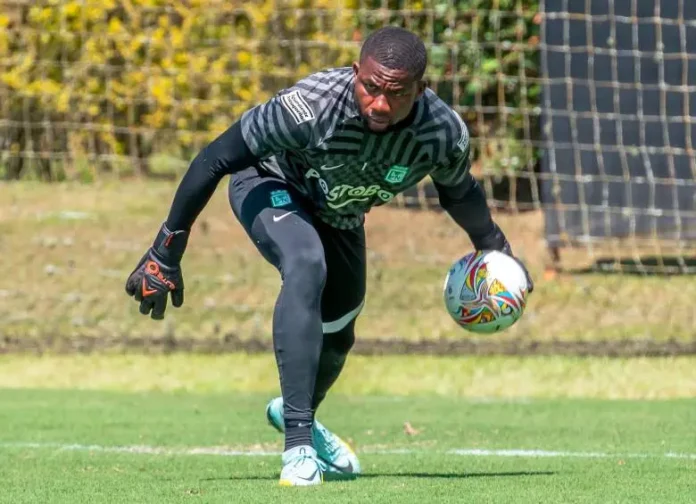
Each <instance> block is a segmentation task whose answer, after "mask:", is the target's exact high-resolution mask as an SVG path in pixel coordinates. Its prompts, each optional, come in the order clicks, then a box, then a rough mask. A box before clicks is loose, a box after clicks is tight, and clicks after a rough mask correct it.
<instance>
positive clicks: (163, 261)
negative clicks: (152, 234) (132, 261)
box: [126, 224, 188, 320]
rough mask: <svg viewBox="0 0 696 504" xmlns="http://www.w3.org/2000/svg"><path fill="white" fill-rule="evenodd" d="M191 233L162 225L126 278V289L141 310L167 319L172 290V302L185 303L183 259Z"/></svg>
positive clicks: (156, 318) (153, 316) (177, 304)
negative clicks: (171, 229)
mask: <svg viewBox="0 0 696 504" xmlns="http://www.w3.org/2000/svg"><path fill="white" fill-rule="evenodd" d="M187 242H188V232H186V231H170V230H168V229H167V227H166V226H165V225H164V224H163V225H162V227H161V228H160V231H159V233H158V234H157V238H155V242H154V243H153V245H152V247H150V248H149V249H148V251H147V252H145V255H144V256H143V257H142V258H141V259H140V262H139V263H138V265H137V266H136V267H135V269H134V270H133V272H132V273H131V274H130V276H129V277H128V280H127V281H126V292H127V293H128V295H129V296H133V297H134V298H135V300H136V301H138V302H140V313H142V314H143V315H148V314H149V315H150V316H151V317H152V318H153V319H155V320H161V319H163V318H164V311H165V310H166V308H167V298H168V297H169V294H170V293H171V296H172V304H173V305H174V306H176V307H179V306H181V305H182V304H184V279H183V277H182V275H181V266H180V263H181V258H182V256H183V255H184V251H185V250H186V243H187Z"/></svg>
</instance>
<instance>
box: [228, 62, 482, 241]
mask: <svg viewBox="0 0 696 504" xmlns="http://www.w3.org/2000/svg"><path fill="white" fill-rule="evenodd" d="M353 79H354V74H353V70H352V69H351V68H338V69H330V70H326V71H323V72H319V73H315V74H312V75H310V76H308V77H307V78H305V79H302V80H300V81H299V82H297V83H296V84H295V85H294V86H292V87H290V88H288V89H284V90H282V91H280V92H279V93H277V94H276V95H275V96H274V97H273V98H271V99H270V100H268V101H267V102H265V103H263V104H261V105H258V106H256V107H254V108H252V109H251V110H249V111H247V112H245V113H244V115H243V116H242V118H241V127H242V136H243V138H244V141H245V143H246V144H247V146H248V147H249V150H250V151H251V152H252V153H253V154H254V155H255V156H257V157H259V158H260V159H261V161H260V163H259V166H260V167H261V168H263V169H265V170H267V171H269V172H272V173H274V174H276V175H277V176H279V177H281V178H283V179H284V180H286V181H287V182H288V183H289V184H290V185H291V186H293V187H294V188H296V189H297V190H298V191H300V192H301V193H302V194H304V195H305V196H306V197H308V198H309V199H310V200H311V201H313V202H314V204H315V207H316V210H315V211H316V214H317V215H318V216H319V218H321V219H322V220H323V221H324V222H326V223H327V224H330V225H331V226H334V227H337V228H340V229H350V228H353V227H356V226H359V225H360V224H361V223H362V222H363V220H364V215H365V212H367V211H369V209H370V208H371V207H373V206H377V205H383V204H384V203H387V202H388V201H390V200H391V199H392V198H393V197H394V196H395V195H396V194H398V193H400V192H402V191H404V190H405V189H407V188H408V187H410V186H413V185H414V184H416V183H417V182H418V181H420V180H422V179H423V178H424V177H426V176H428V175H430V176H431V177H432V179H433V180H434V181H436V182H438V183H440V184H442V185H456V184H458V183H460V182H461V181H462V180H464V178H465V177H466V175H467V172H468V170H469V134H468V130H467V128H466V125H465V124H464V122H463V121H462V120H461V118H460V117H459V115H458V114H457V113H456V112H455V111H453V110H452V109H451V108H450V107H449V106H448V105H447V104H446V103H445V102H444V101H443V100H441V99H440V98H439V97H438V96H437V95H436V94H435V93H434V92H432V91H431V90H429V89H426V91H425V93H424V95H423V97H422V98H421V99H420V100H418V101H417V102H416V106H415V109H414V111H413V113H412V114H411V116H410V119H409V121H406V125H405V126H404V127H402V128H399V129H398V130H394V131H388V132H385V133H373V132H371V131H370V130H368V129H367V128H366V127H365V126H364V123H363V121H362V119H361V116H360V113H359V111H358V106H357V103H356V102H355V98H354V82H353Z"/></svg>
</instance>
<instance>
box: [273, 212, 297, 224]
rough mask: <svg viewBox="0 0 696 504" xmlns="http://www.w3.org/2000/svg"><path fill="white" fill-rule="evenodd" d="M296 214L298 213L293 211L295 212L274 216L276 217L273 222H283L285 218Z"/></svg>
mask: <svg viewBox="0 0 696 504" xmlns="http://www.w3.org/2000/svg"><path fill="white" fill-rule="evenodd" d="M294 213H296V212H294V211H293V212H288V213H284V214H283V215H274V216H273V222H278V221H281V220H283V219H284V218H285V217H287V216H288V215H292V214H294Z"/></svg>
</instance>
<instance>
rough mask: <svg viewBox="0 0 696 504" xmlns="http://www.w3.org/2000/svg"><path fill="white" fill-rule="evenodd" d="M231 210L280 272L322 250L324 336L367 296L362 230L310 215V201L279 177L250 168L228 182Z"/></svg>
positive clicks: (353, 315) (350, 315) (337, 328)
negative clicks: (297, 257) (298, 258)
mask: <svg viewBox="0 0 696 504" xmlns="http://www.w3.org/2000/svg"><path fill="white" fill-rule="evenodd" d="M229 199H230V205H231V206H232V211H233V212H234V214H235V215H236V217H237V219H238V220H239V221H240V223H241V224H242V226H243V227H244V229H245V230H246V232H247V234H248V235H249V237H250V238H251V240H252V241H253V243H254V245H255V246H256V248H257V249H258V250H259V252H261V254H262V255H263V257H264V258H266V260H267V261H268V262H270V263H271V264H273V265H274V266H275V267H276V268H277V269H278V270H279V271H280V272H281V274H282V263H283V261H288V260H292V255H293V254H299V253H301V252H302V250H303V249H306V248H307V247H311V248H312V251H313V252H316V251H318V250H319V249H322V250H323V252H322V253H323V257H324V261H325V264H326V282H325V285H324V289H323V292H322V298H321V315H322V322H323V330H324V333H325V334H329V333H334V332H338V331H340V330H341V329H343V327H345V326H346V325H347V324H348V323H350V321H351V320H353V319H354V318H356V317H357V316H358V314H359V313H360V310H361V309H362V306H363V303H364V299H365V280H366V250H365V229H364V228H363V227H362V226H360V227H358V228H355V229H337V228H334V227H331V226H329V225H328V224H326V223H324V222H323V221H321V220H320V219H319V218H317V217H315V216H313V214H312V211H311V204H310V203H309V202H308V201H307V200H305V199H304V197H303V196H302V195H301V194H300V193H299V192H298V191H297V190H295V189H293V188H292V187H291V186H290V185H289V184H287V183H286V182H285V181H284V180H282V179H280V178H278V177H277V176H275V175H273V174H270V173H267V172H265V171H263V170H260V169H258V168H256V167H250V168H247V169H245V170H242V171H241V172H238V173H235V174H234V175H233V176H232V178H231V180H230V184H229Z"/></svg>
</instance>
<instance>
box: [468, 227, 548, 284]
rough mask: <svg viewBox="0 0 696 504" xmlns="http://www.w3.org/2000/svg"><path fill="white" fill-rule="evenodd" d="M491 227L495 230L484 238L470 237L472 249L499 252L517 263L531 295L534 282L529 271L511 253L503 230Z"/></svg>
mask: <svg viewBox="0 0 696 504" xmlns="http://www.w3.org/2000/svg"><path fill="white" fill-rule="evenodd" d="M493 226H494V228H495V231H494V232H493V233H490V234H488V235H486V236H480V237H471V241H472V242H473V244H474V247H475V248H476V250H499V251H500V252H503V253H505V254H507V255H509V256H510V257H512V258H513V259H514V260H515V261H517V264H519V265H520V266H521V267H522V269H523V270H524V273H525V275H526V276H527V285H528V286H529V289H528V291H527V292H528V293H529V294H531V293H532V291H534V282H533V281H532V276H531V275H530V274H529V270H528V269H527V267H526V266H525V265H524V263H523V262H522V261H521V260H520V259H519V258H518V257H515V254H513V253H512V247H511V246H510V243H509V242H508V240H507V238H506V237H505V234H504V233H503V230H502V229H500V228H499V227H498V225H497V224H495V223H494V224H493Z"/></svg>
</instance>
